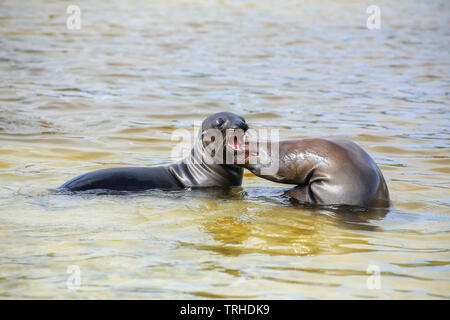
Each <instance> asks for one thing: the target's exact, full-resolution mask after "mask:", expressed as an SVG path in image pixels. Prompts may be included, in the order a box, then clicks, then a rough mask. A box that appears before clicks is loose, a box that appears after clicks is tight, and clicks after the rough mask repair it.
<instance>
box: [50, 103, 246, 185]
mask: <svg viewBox="0 0 450 320" xmlns="http://www.w3.org/2000/svg"><path fill="white" fill-rule="evenodd" d="M247 129H248V125H247V123H246V122H245V119H244V118H242V117H240V116H238V115H236V114H234V113H231V112H219V113H216V114H213V115H211V116H209V117H208V118H206V119H205V120H204V121H203V123H202V127H201V130H200V134H199V136H198V138H197V139H196V141H195V143H194V146H193V148H192V150H191V153H190V154H189V156H188V157H186V158H185V159H183V160H181V161H180V162H178V163H175V164H171V165H168V166H160V167H123V168H109V169H101V170H96V171H92V172H88V173H85V174H82V175H80V176H78V177H76V178H74V179H72V180H70V181H68V182H66V183H64V184H63V185H61V186H60V187H59V188H58V189H59V190H70V191H85V190H93V189H102V190H115V191H139V190H148V189H164V190H174V189H183V188H189V187H234V186H240V185H241V183H242V176H243V168H241V167H238V166H236V165H234V164H233V163H231V164H227V163H226V158H227V154H233V155H234V154H235V153H237V152H241V153H242V152H243V151H244V144H243V137H244V134H245V131H247Z"/></svg>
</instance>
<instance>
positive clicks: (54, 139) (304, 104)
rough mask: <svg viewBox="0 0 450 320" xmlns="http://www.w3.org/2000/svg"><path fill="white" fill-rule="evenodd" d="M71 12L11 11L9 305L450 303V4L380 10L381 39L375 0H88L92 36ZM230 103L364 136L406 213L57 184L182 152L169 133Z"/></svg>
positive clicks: (3, 46)
mask: <svg viewBox="0 0 450 320" xmlns="http://www.w3.org/2000/svg"><path fill="white" fill-rule="evenodd" d="M69 4H72V3H71V2H60V1H34V2H32V3H28V1H27V2H18V1H13V0H11V1H9V0H6V1H2V3H1V4H0V75H1V77H0V297H2V298H50V299H53V298H70V299H78V298H146V299H155V298H216V297H217V298H269V299H270V298H280V299H292V298H294V299H301V298H343V299H355V298H388V299H390V298H399V299H412V298H425V299H427V298H447V299H448V298H450V282H449V281H450V268H449V263H450V254H449V247H450V236H449V231H450V219H449V212H450V210H449V203H450V191H449V181H450V169H449V168H450V143H449V138H450V133H449V120H450V113H449V103H448V101H449V99H448V96H449V54H448V52H449V49H450V48H449V31H450V28H449V17H450V5H449V4H448V2H447V1H423V2H418V1H396V2H395V3H392V2H390V1H389V2H388V1H377V4H378V5H379V6H380V9H381V19H382V20H381V30H368V29H367V28H366V19H367V16H368V15H367V14H366V8H367V3H366V2H364V1H350V0H348V1H339V3H335V2H325V1H304V2H296V1H266V0H258V1H256V0H254V1H229V0H223V1H219V0H218V1H159V2H158V1H137V0H133V1H105V2H100V1H96V2H88V1H77V4H78V5H79V6H80V8H81V11H82V28H81V30H68V29H67V28H66V21H65V20H66V18H67V16H68V15H67V14H66V8H67V6H68V5H69ZM218 111H232V112H235V113H238V114H240V115H242V116H244V117H245V118H246V119H247V120H248V122H249V123H250V124H251V126H253V127H255V128H272V129H279V130H280V134H281V138H282V139H298V138H306V137H329V136H333V137H344V138H348V139H351V140H353V141H355V142H358V143H359V144H360V145H361V146H363V148H364V149H365V150H367V151H368V152H369V154H371V155H372V157H373V158H374V159H375V160H376V162H377V163H378V164H379V166H380V168H381V169H382V171H383V173H384V176H385V178H386V180H387V183H388V186H389V189H390V193H391V198H392V201H393V208H392V210H391V211H390V212H389V213H387V214H386V215H370V214H360V215H354V214H336V213H333V212H331V211H325V210H313V209H310V208H298V207H293V206H292V205H291V204H290V202H289V201H288V200H287V199H285V198H283V197H282V193H283V190H284V189H285V188H286V186H284V185H277V184H275V183H271V182H269V181H266V180H263V179H260V178H257V177H255V176H253V175H252V174H250V173H249V172H246V174H245V177H244V183H243V186H242V188H236V189H233V190H231V191H229V192H226V191H220V190H209V191H206V192H203V191H197V190H196V191H178V192H169V193H166V192H150V193H141V194H131V195H120V196H113V195H103V196H93V195H89V194H83V195H78V196H69V195H61V194H54V193H52V192H50V191H48V189H51V188H55V187H57V186H59V185H60V184H62V183H63V182H65V181H67V180H68V179H70V178H72V177H74V176H76V175H78V174H80V173H83V172H86V171H89V170H94V169H100V168H107V167H114V166H128V165H163V164H168V163H171V162H173V161H174V159H172V157H171V152H172V149H173V147H174V145H176V143H177V142H176V141H174V140H172V134H173V133H174V132H175V131H176V130H178V129H186V130H189V131H192V130H193V127H192V125H193V124H194V122H195V121H201V120H202V119H204V118H205V117H206V116H207V115H209V114H212V113H214V112H218ZM69 266H78V267H79V270H80V272H81V274H80V275H81V278H80V279H81V286H80V287H79V289H78V290H76V291H75V290H71V289H69V288H68V286H67V280H68V279H69V277H70V275H71V274H69V273H67V270H68V267H69ZM371 268H372V269H373V268H375V270H379V271H380V278H379V280H380V282H379V284H380V286H379V287H377V288H373V287H371V286H370V285H368V281H369V284H370V283H372V282H370V281H371V280H373V279H376V278H373V277H372V278H371V277H370V276H371V273H370V272H369V273H368V271H367V270H368V269H369V270H372V269H371ZM375 276H376V275H375Z"/></svg>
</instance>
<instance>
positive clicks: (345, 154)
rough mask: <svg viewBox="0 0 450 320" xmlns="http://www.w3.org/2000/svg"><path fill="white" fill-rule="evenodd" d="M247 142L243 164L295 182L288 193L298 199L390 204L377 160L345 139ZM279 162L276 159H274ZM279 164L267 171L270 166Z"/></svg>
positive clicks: (319, 202) (269, 176)
mask: <svg viewBox="0 0 450 320" xmlns="http://www.w3.org/2000/svg"><path fill="white" fill-rule="evenodd" d="M249 145H251V144H246V150H245V163H244V164H243V165H240V166H243V167H245V168H247V169H248V170H250V171H251V172H253V173H254V174H255V175H257V176H259V177H262V178H265V179H268V180H271V181H275V182H280V183H286V184H296V185H297V186H296V187H295V188H293V189H290V190H288V191H287V192H286V194H287V195H288V196H290V197H292V199H295V200H296V201H297V202H299V203H301V204H317V205H351V206H361V207H388V206H389V205H390V198H389V191H388V188H387V185H386V182H385V180H384V177H383V174H382V173H381V170H380V169H379V168H378V166H377V165H376V163H375V161H374V160H373V159H372V158H371V157H370V156H369V155H368V154H367V152H365V151H364V150H363V149H362V148H361V147H360V146H359V145H357V144H356V143H354V142H352V141H349V140H346V139H304V140H289V141H280V142H278V143H257V147H256V148H253V149H255V150H252V148H251V147H249ZM276 162H278V163H276ZM274 164H275V165H278V166H277V167H276V168H275V170H274V171H272V172H270V173H265V172H264V170H265V169H267V168H268V167H269V166H273V165H274Z"/></svg>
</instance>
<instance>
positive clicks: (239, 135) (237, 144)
mask: <svg viewBox="0 0 450 320" xmlns="http://www.w3.org/2000/svg"><path fill="white" fill-rule="evenodd" d="M244 135H245V132H244V130H242V129H231V130H227V147H228V148H229V149H230V150H232V151H234V152H239V151H244Z"/></svg>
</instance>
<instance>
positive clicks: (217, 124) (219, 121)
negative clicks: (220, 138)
mask: <svg viewBox="0 0 450 320" xmlns="http://www.w3.org/2000/svg"><path fill="white" fill-rule="evenodd" d="M224 123H225V119H224V118H217V119H216V126H217V127H221V126H222V125H223V124H224Z"/></svg>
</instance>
